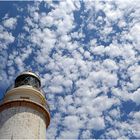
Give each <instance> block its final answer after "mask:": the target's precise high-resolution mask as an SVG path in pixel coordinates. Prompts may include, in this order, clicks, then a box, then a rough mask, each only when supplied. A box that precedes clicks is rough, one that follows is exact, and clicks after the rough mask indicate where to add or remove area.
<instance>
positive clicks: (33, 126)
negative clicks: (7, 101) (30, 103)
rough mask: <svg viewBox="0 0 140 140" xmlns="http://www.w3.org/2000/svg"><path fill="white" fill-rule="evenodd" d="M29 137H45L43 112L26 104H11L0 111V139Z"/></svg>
mask: <svg viewBox="0 0 140 140" xmlns="http://www.w3.org/2000/svg"><path fill="white" fill-rule="evenodd" d="M30 138H31V139H45V138H46V122H45V117H44V115H43V114H41V113H40V112H38V111H37V110H35V109H33V108H29V107H26V106H18V107H14V106H13V107H10V108H7V109H4V110H3V111H1V112H0V139H30Z"/></svg>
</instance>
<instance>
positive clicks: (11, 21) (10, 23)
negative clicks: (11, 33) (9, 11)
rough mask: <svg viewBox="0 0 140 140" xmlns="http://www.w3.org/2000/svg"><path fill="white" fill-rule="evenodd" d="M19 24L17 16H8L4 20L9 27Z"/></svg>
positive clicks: (4, 23)
mask: <svg viewBox="0 0 140 140" xmlns="http://www.w3.org/2000/svg"><path fill="white" fill-rule="evenodd" d="M16 24H17V18H12V17H11V18H8V19H6V20H4V21H3V25H4V26H5V27H7V28H9V29H14V28H15V27H16Z"/></svg>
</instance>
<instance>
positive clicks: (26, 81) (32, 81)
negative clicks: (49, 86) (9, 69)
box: [15, 75, 40, 89]
mask: <svg viewBox="0 0 140 140" xmlns="http://www.w3.org/2000/svg"><path fill="white" fill-rule="evenodd" d="M23 85H30V86H32V87H34V88H37V89H39V88H40V81H39V80H38V79H37V78H36V77H34V76H32V75H20V76H19V77H17V79H16V80H15V87H19V86H23Z"/></svg>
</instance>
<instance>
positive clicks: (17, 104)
mask: <svg viewBox="0 0 140 140" xmlns="http://www.w3.org/2000/svg"><path fill="white" fill-rule="evenodd" d="M49 123H50V114H49V109H48V105H47V102H46V100H45V96H44V94H43V92H42V90H41V82H40V78H39V77H38V76H37V75H36V74H34V73H32V72H23V73H21V74H20V75H19V76H18V77H17V78H16V79H15V83H14V86H13V87H12V88H11V89H9V90H8V91H7V92H6V93H5V96H4V99H3V102H2V103H1V104H0V139H46V128H47V127H48V125H49Z"/></svg>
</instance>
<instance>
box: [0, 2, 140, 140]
mask: <svg viewBox="0 0 140 140" xmlns="http://www.w3.org/2000/svg"><path fill="white" fill-rule="evenodd" d="M0 3H4V2H2V1H1V2H0ZM11 3H12V6H13V7H14V9H15V11H16V12H15V13H13V14H12V13H9V12H5V15H4V16H3V17H2V18H1V19H2V20H1V23H0V60H1V63H0V72H1V75H0V88H1V89H2V91H3V89H6V87H7V85H10V84H11V83H12V81H13V80H14V78H15V76H16V75H17V74H19V73H20V72H22V71H25V70H29V69H31V70H33V71H34V72H36V73H37V74H39V75H40V77H41V80H42V87H43V90H44V91H45V93H46V98H47V100H48V103H49V104H50V109H51V124H50V126H49V128H48V130H47V138H48V139H54V138H60V139H68V138H69V139H78V138H80V139H87V138H126V139H127V138H140V127H139V122H140V94H139V91H140V87H139V85H140V78H139V77H140V66H139V61H140V57H139V53H140V48H139V46H140V43H139V36H140V4H139V1H137V0H129V1H128V0H123V1H121V0H117V1H103V0H88V1H86V0H85V1H78V0H70V1H69V0H66V1H51V0H50V1H36V2H34V1H32V2H30V1H24V2H11Z"/></svg>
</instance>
